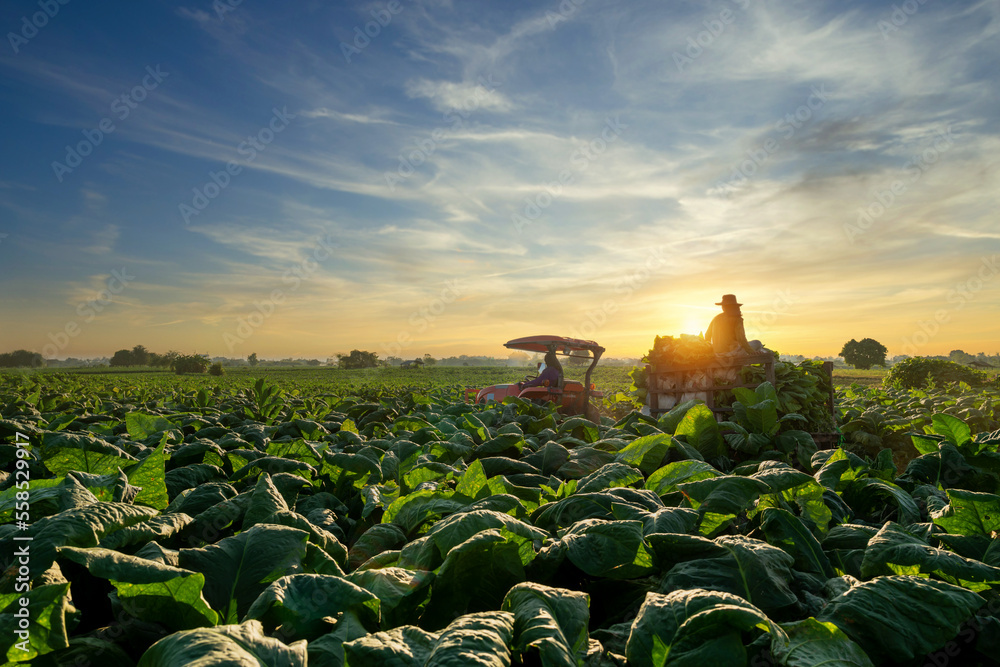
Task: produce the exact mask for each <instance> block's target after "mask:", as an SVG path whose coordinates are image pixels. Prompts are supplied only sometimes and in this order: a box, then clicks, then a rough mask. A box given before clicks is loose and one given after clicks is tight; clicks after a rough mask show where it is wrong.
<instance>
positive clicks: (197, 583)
mask: <svg viewBox="0 0 1000 667" xmlns="http://www.w3.org/2000/svg"><path fill="white" fill-rule="evenodd" d="M59 558H60V559H67V560H71V561H73V562H75V563H79V564H80V565H83V566H84V567H86V568H87V571H88V572H90V574H91V575H93V576H95V577H98V578H100V579H107V580H108V581H110V582H111V584H112V585H114V587H115V588H116V589H117V590H118V598H119V600H120V601H121V603H122V607H123V608H124V609H125V611H127V612H128V613H130V614H132V615H133V616H135V617H136V618H139V619H142V620H144V621H152V622H158V623H162V624H164V625H165V626H167V627H168V628H171V629H172V630H187V629H190V628H197V627H201V626H206V625H209V626H211V625H215V624H216V623H217V622H218V620H219V619H218V615H217V614H216V613H215V612H214V611H212V610H211V609H210V608H209V606H208V603H207V602H206V601H205V598H204V597H202V589H203V588H204V585H205V576H204V575H203V574H201V573H197V572H192V571H190V570H184V569H181V568H177V567H172V566H170V565H165V564H163V563H159V562H156V561H152V560H146V559H145V558H138V557H136V556H129V555H127V554H123V553H119V552H117V551H111V550H109V549H101V548H89V549H80V548H76V547H62V548H60V549H59Z"/></svg>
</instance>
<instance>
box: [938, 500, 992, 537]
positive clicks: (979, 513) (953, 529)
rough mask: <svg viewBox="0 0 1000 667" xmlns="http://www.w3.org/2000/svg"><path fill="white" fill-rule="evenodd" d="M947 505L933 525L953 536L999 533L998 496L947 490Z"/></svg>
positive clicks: (988, 535) (989, 535)
mask: <svg viewBox="0 0 1000 667" xmlns="http://www.w3.org/2000/svg"><path fill="white" fill-rule="evenodd" d="M947 494H948V500H949V502H948V505H947V506H946V507H945V508H944V510H943V511H942V512H941V513H940V514H937V515H934V516H932V519H933V521H934V523H936V524H937V525H939V526H941V527H942V528H944V529H945V530H947V531H948V532H949V533H952V534H953V535H984V536H986V537H991V536H992V534H993V533H994V532H996V531H1000V496H996V495H993V494H992V493H977V492H975V491H964V490H962V489H948V491H947Z"/></svg>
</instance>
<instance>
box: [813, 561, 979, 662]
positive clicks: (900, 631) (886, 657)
mask: <svg viewBox="0 0 1000 667" xmlns="http://www.w3.org/2000/svg"><path fill="white" fill-rule="evenodd" d="M984 602H985V600H984V599H983V598H981V597H979V596H978V595H976V594H975V593H973V592H971V591H968V590H966V589H964V588H960V587H959V586H954V585H952V584H947V583H944V582H940V581H932V580H930V579H925V578H922V577H909V576H885V577H877V578H875V579H874V580H872V581H868V582H865V583H863V584H860V585H858V586H855V587H853V588H851V589H850V590H848V591H847V592H846V593H843V594H842V595H840V596H838V597H836V598H834V599H833V600H831V601H830V604H829V605H827V607H826V608H825V609H824V610H823V613H822V614H820V615H819V616H818V617H817V619H816V620H818V621H823V622H831V623H833V624H835V625H836V626H837V627H839V628H840V629H841V630H843V631H844V633H845V634H847V636H848V637H850V638H851V639H852V640H854V641H855V642H857V643H858V644H859V645H860V646H861V648H863V649H864V650H865V653H867V654H868V656H869V657H870V658H871V659H872V662H874V663H876V664H881V663H882V662H890V661H896V662H905V661H908V660H914V659H915V658H918V657H920V656H923V655H926V654H927V653H930V652H932V651H937V650H938V649H940V648H941V647H943V646H944V645H945V644H946V643H947V642H948V641H949V640H951V639H952V638H954V637H955V635H957V634H958V632H959V626H960V625H961V624H962V623H964V622H965V621H967V620H968V619H969V618H970V617H971V616H972V615H973V613H974V612H975V611H976V610H977V609H978V608H979V607H980V606H982V605H983V603H984Z"/></svg>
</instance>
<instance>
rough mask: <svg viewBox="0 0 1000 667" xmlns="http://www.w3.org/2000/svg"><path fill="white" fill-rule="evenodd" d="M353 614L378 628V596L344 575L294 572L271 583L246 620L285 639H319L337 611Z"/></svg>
mask: <svg viewBox="0 0 1000 667" xmlns="http://www.w3.org/2000/svg"><path fill="white" fill-rule="evenodd" d="M334 610H336V612H337V613H338V614H340V613H345V614H352V615H353V619H351V620H352V621H354V622H357V623H360V624H361V625H362V626H363V627H364V628H365V629H366V631H368V632H375V631H377V630H378V628H379V599H378V598H377V597H375V595H373V594H372V593H370V592H369V591H366V590H365V589H363V588H361V587H360V586H357V585H356V584H353V583H351V582H350V581H348V580H346V579H342V578H341V577H334V576H327V575H322V574H293V575H289V576H287V577H282V578H280V579H278V580H277V581H275V582H272V583H271V584H270V585H269V586H268V587H267V588H265V589H264V591H263V592H262V593H261V594H260V595H259V596H258V597H257V599H256V600H255V601H254V603H253V604H252V605H251V606H250V609H249V610H247V613H246V617H245V618H247V619H257V620H259V621H260V622H261V623H262V624H263V625H264V627H265V628H267V629H269V630H271V631H276V632H277V634H278V635H280V636H281V637H283V638H285V639H294V640H297V639H307V640H310V641H311V640H314V639H318V638H319V637H320V636H321V635H323V634H325V633H326V632H329V631H330V630H332V629H333V626H334V625H335V618H334V616H335V615H334V614H332V613H331V612H332V611H334Z"/></svg>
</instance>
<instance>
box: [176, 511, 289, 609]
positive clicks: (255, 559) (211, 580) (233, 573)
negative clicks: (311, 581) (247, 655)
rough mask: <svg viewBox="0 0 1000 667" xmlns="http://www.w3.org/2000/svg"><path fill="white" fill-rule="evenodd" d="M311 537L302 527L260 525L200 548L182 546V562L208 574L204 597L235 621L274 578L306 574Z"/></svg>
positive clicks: (275, 579)
mask: <svg viewBox="0 0 1000 667" xmlns="http://www.w3.org/2000/svg"><path fill="white" fill-rule="evenodd" d="M308 537H309V535H308V533H306V532H305V531H303V530H297V529H295V528H286V527H284V526H271V525H265V524H259V525H256V526H254V527H253V528H251V529H250V530H247V531H245V532H242V533H240V534H239V535H236V536H233V537H227V538H225V539H223V540H220V541H219V542H217V543H216V544H210V545H208V546H206V547H203V548H201V549H181V551H180V556H179V563H180V566H181V567H182V568H185V569H188V570H194V571H196V572H201V573H202V574H204V575H205V580H206V584H205V599H206V600H208V602H209V604H210V605H211V606H212V608H213V609H215V610H216V611H217V612H218V613H219V616H220V618H221V620H222V621H223V622H224V623H232V622H234V621H237V620H239V619H241V618H243V616H244V615H245V614H246V612H247V610H248V609H249V608H250V605H251V604H253V602H254V600H256V599H257V596H258V595H260V594H261V592H263V590H264V589H265V588H267V586H268V585H269V584H270V583H271V582H273V581H277V580H278V579H280V578H281V577H283V576H285V575H288V574H296V573H298V572H301V568H302V559H303V558H304V557H305V554H306V541H307V539H308Z"/></svg>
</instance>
